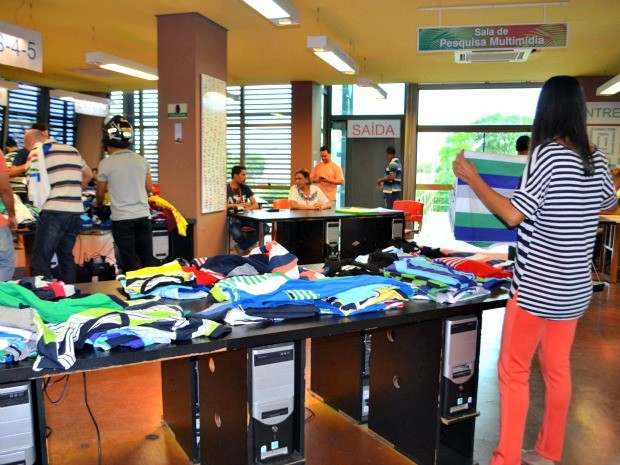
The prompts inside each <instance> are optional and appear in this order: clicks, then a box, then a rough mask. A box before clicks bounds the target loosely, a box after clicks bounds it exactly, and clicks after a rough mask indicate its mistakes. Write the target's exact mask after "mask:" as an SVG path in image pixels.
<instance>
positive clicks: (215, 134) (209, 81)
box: [200, 74, 226, 213]
mask: <svg viewBox="0 0 620 465" xmlns="http://www.w3.org/2000/svg"><path fill="white" fill-rule="evenodd" d="M201 127H202V136H201V137H202V140H201V155H200V158H201V172H202V175H201V182H202V186H201V189H202V200H201V202H202V213H213V212H219V211H222V210H224V209H225V208H226V82H224V81H222V80H220V79H216V78H214V77H211V76H207V75H206V74H203V75H202V76H201Z"/></svg>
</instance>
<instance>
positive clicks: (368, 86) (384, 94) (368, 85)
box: [356, 77, 387, 99]
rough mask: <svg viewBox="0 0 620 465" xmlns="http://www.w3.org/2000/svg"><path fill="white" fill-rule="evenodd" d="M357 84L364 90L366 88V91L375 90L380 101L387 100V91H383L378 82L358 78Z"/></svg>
mask: <svg viewBox="0 0 620 465" xmlns="http://www.w3.org/2000/svg"><path fill="white" fill-rule="evenodd" d="M356 84H357V85H358V86H359V87H363V88H366V89H372V90H374V91H375V92H376V93H377V98H378V99H379V98H380V99H386V98H387V92H386V91H385V89H383V87H381V86H380V85H379V84H377V83H376V82H373V81H372V80H371V79H370V78H364V77H358V78H357V82H356Z"/></svg>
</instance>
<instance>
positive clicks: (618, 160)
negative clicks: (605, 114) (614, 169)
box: [588, 126, 620, 166]
mask: <svg viewBox="0 0 620 465" xmlns="http://www.w3.org/2000/svg"><path fill="white" fill-rule="evenodd" d="M588 137H589V138H590V142H591V143H592V144H594V145H596V146H597V147H598V148H599V149H600V150H601V152H603V153H604V154H605V155H607V160H609V165H610V166H620V145H619V143H620V126H588Z"/></svg>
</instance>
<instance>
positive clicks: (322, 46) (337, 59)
mask: <svg viewBox="0 0 620 465" xmlns="http://www.w3.org/2000/svg"><path fill="white" fill-rule="evenodd" d="M307 47H308V49H310V51H312V52H314V54H315V55H316V56H318V57H319V58H320V59H321V60H324V61H326V62H327V63H329V64H330V65H332V66H333V67H334V68H336V69H337V70H338V71H340V72H341V73H344V74H357V73H358V71H359V67H358V66H357V63H355V61H353V59H352V58H351V57H350V56H349V55H347V54H346V53H344V52H343V51H342V50H341V49H340V48H339V47H338V46H337V45H335V44H334V43H333V42H332V41H331V40H329V39H328V38H327V36H308V40H307Z"/></svg>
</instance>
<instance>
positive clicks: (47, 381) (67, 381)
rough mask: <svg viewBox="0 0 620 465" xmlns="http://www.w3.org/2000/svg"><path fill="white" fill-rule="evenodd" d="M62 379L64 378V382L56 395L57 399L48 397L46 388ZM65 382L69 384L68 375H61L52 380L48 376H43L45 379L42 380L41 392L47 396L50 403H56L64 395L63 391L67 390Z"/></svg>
mask: <svg viewBox="0 0 620 465" xmlns="http://www.w3.org/2000/svg"><path fill="white" fill-rule="evenodd" d="M63 380H64V382H65V383H64V384H63V386H62V390H61V391H60V395H59V396H58V398H57V399H52V398H51V397H50V395H49V393H48V392H47V389H48V388H50V387H52V386H54V385H55V384H57V383H60V382H61V381H63ZM67 384H69V375H62V376H61V377H60V378H58V379H57V380H55V381H52V378H51V377H50V378H45V380H43V393H44V394H45V397H46V398H47V400H49V401H50V403H52V404H57V403H58V402H60V401H61V400H62V399H63V397H64V396H65V392H66V390H67Z"/></svg>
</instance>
